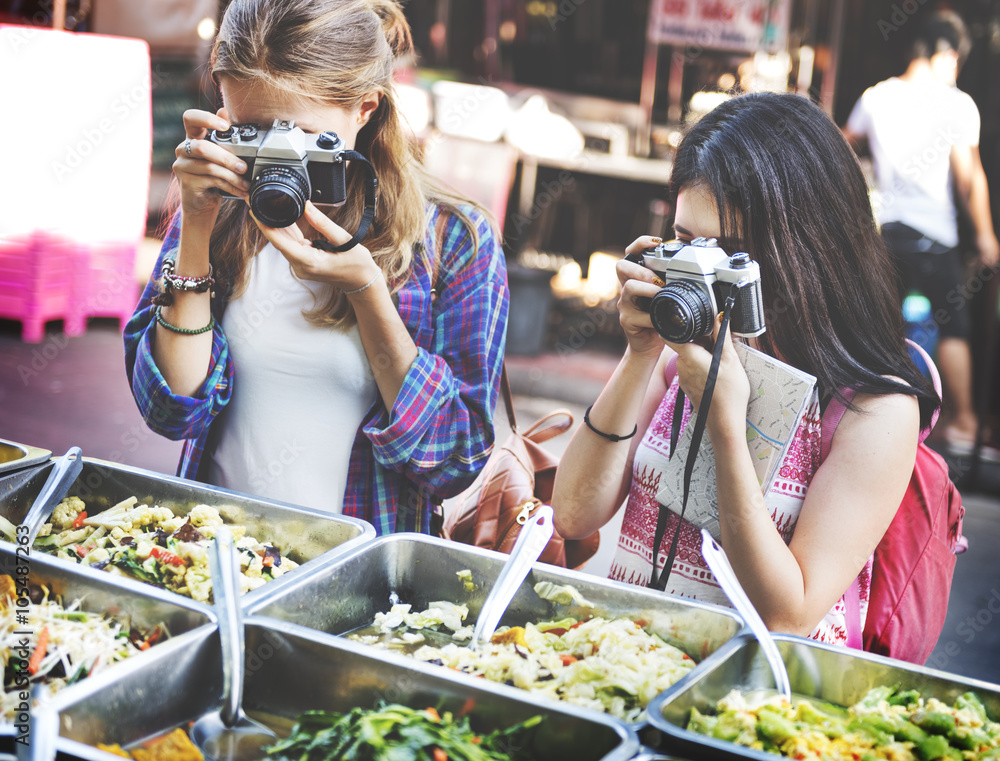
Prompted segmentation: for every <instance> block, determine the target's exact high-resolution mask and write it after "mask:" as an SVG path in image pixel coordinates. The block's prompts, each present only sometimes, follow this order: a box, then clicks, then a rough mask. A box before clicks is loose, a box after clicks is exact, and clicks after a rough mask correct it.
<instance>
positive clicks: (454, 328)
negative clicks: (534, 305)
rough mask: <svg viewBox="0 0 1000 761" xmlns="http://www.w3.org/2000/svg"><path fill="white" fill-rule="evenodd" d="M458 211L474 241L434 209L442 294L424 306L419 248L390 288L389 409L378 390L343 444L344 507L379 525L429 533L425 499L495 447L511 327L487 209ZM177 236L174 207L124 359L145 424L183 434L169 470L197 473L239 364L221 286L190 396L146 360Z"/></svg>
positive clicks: (432, 246)
mask: <svg viewBox="0 0 1000 761" xmlns="http://www.w3.org/2000/svg"><path fill="white" fill-rule="evenodd" d="M463 211H464V212H465V213H466V214H467V215H468V216H469V218H470V219H471V220H472V221H473V223H474V224H475V226H476V231H477V233H478V236H479V246H478V248H474V247H473V237H472V235H471V232H470V230H469V229H468V227H467V226H466V225H465V224H464V223H463V222H462V221H461V220H460V219H459V218H458V217H456V216H455V215H453V214H450V213H449V212H448V211H447V210H445V209H443V208H441V207H438V206H432V207H431V208H430V211H429V217H428V222H427V227H426V235H425V239H424V243H423V245H424V246H425V247H426V250H428V251H431V252H434V251H439V252H440V261H439V263H438V265H437V267H438V274H437V292H438V294H439V296H438V297H437V299H436V300H434V301H433V307H432V298H431V293H430V291H431V288H432V283H431V277H432V273H430V272H428V271H427V268H426V266H425V264H424V260H423V257H421V256H419V255H415V256H414V258H413V269H412V272H411V277H410V278H409V280H408V281H407V283H406V284H405V285H404V286H403V287H402V289H401V290H399V291H398V292H397V294H396V298H397V300H398V311H399V316H400V318H401V319H402V320H403V323H404V324H405V325H406V327H407V330H408V331H409V333H410V335H411V336H412V338H413V341H414V343H415V344H416V346H417V358H416V359H415V360H414V362H413V364H412V365H411V366H410V369H409V371H408V372H407V374H406V378H405V379H404V381H403V387H402V388H401V389H400V391H399V395H398V397H397V398H396V401H395V404H394V405H393V407H392V409H391V410H386V409H385V405H384V404H383V402H382V399H381V397H379V398H377V399H376V400H375V403H374V404H373V405H372V406H371V408H370V409H369V410H368V412H367V413H366V414H365V417H364V419H363V420H362V423H361V427H360V428H359V429H358V433H357V436H356V438H355V440H354V445H353V447H352V450H351V457H350V462H349V465H348V477H347V489H346V493H345V495H344V509H343V512H344V515H349V516H354V517H357V518H361V519H364V520H367V521H368V522H370V523H372V524H373V525H374V526H375V530H376V532H377V533H379V534H386V533H390V532H393V531H419V532H423V533H427V532H428V530H429V525H430V512H431V505H432V499H435V500H436V501H440V500H442V499H445V498H448V497H452V496H455V495H456V494H459V493H460V492H461V491H462V490H463V489H465V488H466V487H467V486H469V485H470V484H471V483H472V482H473V481H474V480H475V478H476V475H477V474H478V473H479V472H480V471H481V470H482V468H483V467H484V466H485V464H486V460H487V459H488V457H489V455H490V453H491V451H492V449H493V441H494V430H493V409H494V405H495V404H496V400H497V393H498V390H499V387H500V372H501V368H502V365H503V349H504V341H505V338H506V329H507V310H508V299H509V296H508V291H507V273H506V267H505V264H504V257H503V252H502V250H501V248H500V244H499V242H498V240H497V238H496V236H495V235H494V232H493V229H492V226H491V225H490V224H489V222H488V220H486V218H485V217H483V216H482V215H481V214H480V213H478V212H477V211H476V210H474V209H472V208H464V209H463ZM179 238H180V215H179V213H178V215H177V216H175V218H174V220H173V223H172V224H171V227H170V230H169V231H168V233H167V236H166V239H165V240H164V242H163V248H162V250H161V252H160V257H159V259H158V261H157V263H156V267H155V269H154V271H153V279H151V280H150V282H149V283H148V284H147V285H146V288H145V290H144V291H143V294H142V298H141V299H140V301H139V305H138V306H137V307H136V311H135V313H134V314H133V315H132V319H131V320H129V323H128V325H127V326H126V328H125V336H124V339H125V364H126V372H127V373H128V377H129V381H130V383H131V386H132V393H133V395H134V396H135V400H136V404H137V405H138V407H139V411H140V412H141V413H142V415H143V417H144V418H145V420H146V424H147V425H148V426H149V427H150V428H151V429H152V430H154V431H155V432H157V433H159V434H160V435H162V436H165V437H167V438H168V439H172V440H175V441H177V440H181V439H183V440H184V448H183V452H182V455H181V461H180V464H179V465H178V468H177V474H178V475H180V476H182V477H184V478H191V479H195V478H197V477H198V473H199V466H200V465H201V462H202V453H203V452H204V451H205V448H206V445H207V443H208V440H209V434H210V431H211V430H212V423H213V421H215V420H216V417H217V416H218V414H219V413H220V412H221V411H222V410H223V409H224V408H225V406H226V404H227V403H228V402H229V399H230V397H231V395H232V391H233V384H234V383H235V382H236V369H235V367H234V365H233V359H232V356H231V354H230V353H229V345H228V343H227V341H226V336H225V334H224V333H223V332H222V330H221V328H220V327H219V326H220V323H221V320H222V313H223V311H224V309H225V305H226V299H225V298H222V297H219V298H216V299H214V300H213V303H212V310H213V313H214V314H215V328H214V329H213V341H212V358H211V365H210V370H209V373H208V377H207V378H206V379H205V382H204V384H203V385H202V387H201V388H200V389H199V391H198V392H197V393H196V394H195V395H194V396H193V397H184V396H177V395H175V394H172V393H171V391H170V389H169V387H168V386H167V384H166V382H165V381H164V379H163V375H162V374H161V373H160V371H159V369H158V368H157V367H156V365H155V364H154V362H153V352H152V343H153V341H154V340H155V334H156V330H155V328H156V322H155V320H154V318H153V310H154V309H155V307H154V306H153V305H152V304H151V299H152V298H153V296H155V295H156V293H157V291H158V287H157V285H156V283H155V282H154V280H155V279H157V278H158V277H159V273H160V267H161V264H162V261H163V258H164V257H165V256H167V255H170V256H175V255H176V249H177V247H178V245H179ZM220 296H221V294H220ZM301 424H302V425H308V422H307V421H302V423H301Z"/></svg>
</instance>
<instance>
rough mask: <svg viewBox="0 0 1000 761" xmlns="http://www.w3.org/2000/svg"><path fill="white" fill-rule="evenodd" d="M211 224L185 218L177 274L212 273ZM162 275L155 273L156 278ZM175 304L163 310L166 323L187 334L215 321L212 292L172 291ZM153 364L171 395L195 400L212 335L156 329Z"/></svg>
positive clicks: (206, 367) (208, 360)
mask: <svg viewBox="0 0 1000 761" xmlns="http://www.w3.org/2000/svg"><path fill="white" fill-rule="evenodd" d="M212 224H214V219H213V220H211V221H207V220H206V221H205V222H199V221H189V220H187V219H185V218H183V217H182V219H181V233H180V246H179V249H178V252H177V261H176V263H175V268H174V274H176V275H179V276H185V277H204V276H205V275H207V274H208V272H209V259H208V241H209V237H210V236H211V232H212ZM158 274H159V273H154V277H155V276H156V275H158ZM173 296H174V303H173V304H171V305H170V306H165V307H163V308H162V310H161V315H162V317H163V320H164V321H165V322H167V323H169V324H171V325H174V326H176V327H178V328H183V329H186V330H197V329H199V328H203V327H204V326H206V325H208V323H209V321H210V320H211V319H212V309H211V306H212V302H211V295H210V292H205V293H196V292H194V291H173ZM155 330H156V335H155V340H154V341H153V360H154V361H155V362H156V366H157V367H158V368H159V369H160V372H161V373H162V374H163V379H164V380H165V381H166V383H167V385H168V386H169V387H170V390H171V392H173V393H174V394H176V395H178V396H194V395H195V394H196V393H197V392H198V390H199V389H200V388H201V387H202V385H203V384H204V383H205V379H206V378H207V377H208V372H209V366H210V363H211V359H212V331H211V330H208V331H205V332H204V333H198V334H196V335H190V334H185V333H177V332H174V331H172V330H170V329H168V328H165V327H163V325H161V324H159V323H157V324H156V325H155Z"/></svg>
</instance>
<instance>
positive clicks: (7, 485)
mask: <svg viewBox="0 0 1000 761" xmlns="http://www.w3.org/2000/svg"><path fill="white" fill-rule="evenodd" d="M52 467H53V463H52V462H48V463H46V464H44V465H42V466H40V467H37V468H34V469H31V470H27V471H23V470H22V471H19V472H16V473H12V474H10V475H8V476H6V477H4V478H2V479H0V514H2V515H3V516H4V517H5V518H7V519H8V520H9V521H10V522H11V523H14V524H15V525H16V524H18V523H20V522H21V521H22V520H23V519H24V517H25V515H26V514H27V512H28V510H29V508H30V507H31V504H32V503H33V502H34V499H35V497H36V496H37V495H38V493H39V492H40V491H41V489H42V485H43V484H44V483H45V479H46V478H47V477H48V474H49V471H50V470H51V468H52ZM67 496H77V497H80V498H81V499H83V501H84V502H86V503H87V510H88V513H89V514H91V515H94V514H96V513H99V512H101V511H103V510H106V509H108V508H110V507H113V506H114V505H116V504H117V503H118V502H120V501H122V500H123V499H127V498H128V497H131V496H135V497H137V498H138V500H139V503H140V504H143V503H144V504H149V505H152V504H157V505H162V506H164V507H169V508H170V509H171V510H173V511H174V513H176V514H180V515H186V514H187V513H189V512H190V511H191V509H192V508H193V507H195V506H196V505H201V504H204V505H210V506H211V507H214V508H216V509H218V510H219V512H220V513H221V514H222V516H223V518H225V519H226V520H227V521H230V522H232V523H238V524H241V525H244V526H246V527H247V533H248V534H249V535H250V536H253V537H255V538H257V539H262V540H263V539H266V540H267V541H269V542H271V543H273V544H275V545H276V546H277V547H279V548H280V549H281V551H282V553H283V554H285V555H286V556H288V557H290V558H291V559H292V560H294V561H295V562H296V563H299V564H300V565H304V564H308V563H311V562H314V561H316V560H317V559H318V558H320V557H323V556H332V555H336V554H339V553H341V552H346V551H349V550H350V549H351V548H353V547H358V546H360V545H363V544H365V543H366V542H368V541H370V540H371V539H372V538H373V537H374V536H375V528H374V527H373V526H372V525H371V524H370V523H367V522H365V521H362V520H358V519H357V518H349V517H346V516H341V515H333V514H330V513H324V512H322V511H320V510H314V509H311V508H307V507H299V506H296V505H290V504H286V503H283V502H276V501H271V500H265V499H260V498H258V497H252V496H249V495H246V494H240V493H238V492H234V491H230V490H228V489H222V488H219V487H216V486H209V485H207V484H202V483H198V482H195V481H189V480H187V479H183V478H177V477H175V476H167V475H164V474H162V473H157V472H155V471H151V470H144V469H142V468H134V467H130V466H127V465H120V464H117V463H111V462H105V461H103V460H97V459H93V458H88V457H85V458H84V464H83V470H82V471H81V473H80V475H79V477H78V478H77V479H76V482H75V483H74V484H73V486H71V487H70V490H69V492H68V495H67ZM33 554H34V553H33ZM58 562H64V561H58ZM75 567H77V568H82V569H83V571H84V572H85V573H88V574H100V575H106V574H105V572H104V571H97V570H92V569H89V568H85V567H83V566H79V565H77V566H75ZM299 572H300V569H296V570H294V571H291V572H289V573H288V574H285V575H284V576H281V577H280V578H278V579H275V580H274V581H270V582H268V583H267V584H265V585H264V586H262V587H259V588H258V589H255V590H253V591H252V592H249V593H248V594H246V595H245V596H244V597H243V600H244V602H248V601H250V600H254V599H260V598H262V597H264V596H266V595H267V594H269V593H270V592H271V591H272V590H274V589H276V588H278V587H279V586H280V585H282V584H283V583H286V581H291V580H292V579H294V577H295V576H296V575H297V574H298V573H299ZM131 583H133V584H141V582H137V581H136V582H131ZM143 586H148V585H143ZM168 594H171V595H172V594H173V593H168ZM178 596H179V595H178Z"/></svg>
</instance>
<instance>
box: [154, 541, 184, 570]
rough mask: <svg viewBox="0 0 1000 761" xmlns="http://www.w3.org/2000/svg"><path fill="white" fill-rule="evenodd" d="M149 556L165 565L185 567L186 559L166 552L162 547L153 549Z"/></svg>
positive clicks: (168, 551)
mask: <svg viewBox="0 0 1000 761" xmlns="http://www.w3.org/2000/svg"><path fill="white" fill-rule="evenodd" d="M149 554H150V555H151V556H152V557H154V558H156V559H157V560H159V561H161V562H163V563H169V564H170V565H177V566H181V565H184V559H183V558H182V557H180V556H179V555H175V554H174V553H172V552H171V551H170V550H164V549H162V548H161V547H155V546H154V547H153V549H152V550H150V551H149Z"/></svg>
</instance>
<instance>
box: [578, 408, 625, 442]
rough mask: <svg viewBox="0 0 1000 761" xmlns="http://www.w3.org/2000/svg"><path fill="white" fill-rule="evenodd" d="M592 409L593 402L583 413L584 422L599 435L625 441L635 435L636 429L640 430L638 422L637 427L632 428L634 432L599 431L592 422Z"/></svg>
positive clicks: (609, 439)
mask: <svg viewBox="0 0 1000 761" xmlns="http://www.w3.org/2000/svg"><path fill="white" fill-rule="evenodd" d="M592 409H594V405H593V404H592V405H590V406H589V407H587V411H586V412H584V413H583V422H584V423H586V424H587V427H588V428H589V429H590V430H592V431H593V432H594V433H596V434H597V435H598V436H601V437H602V438H605V439H607V440H608V441H612V442H615V441H625V439H631V438H632V437H633V436H635V434H636V431H638V430H639V424H638V423H637V424H636V425H635V427H634V428H633V429H632V433H629V434H626V435H624V436H618V435H617V434H614V433H605V432H604V431H599V430H597V429H596V428H594V424H593V423H591V422H590V411H591V410H592Z"/></svg>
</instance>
